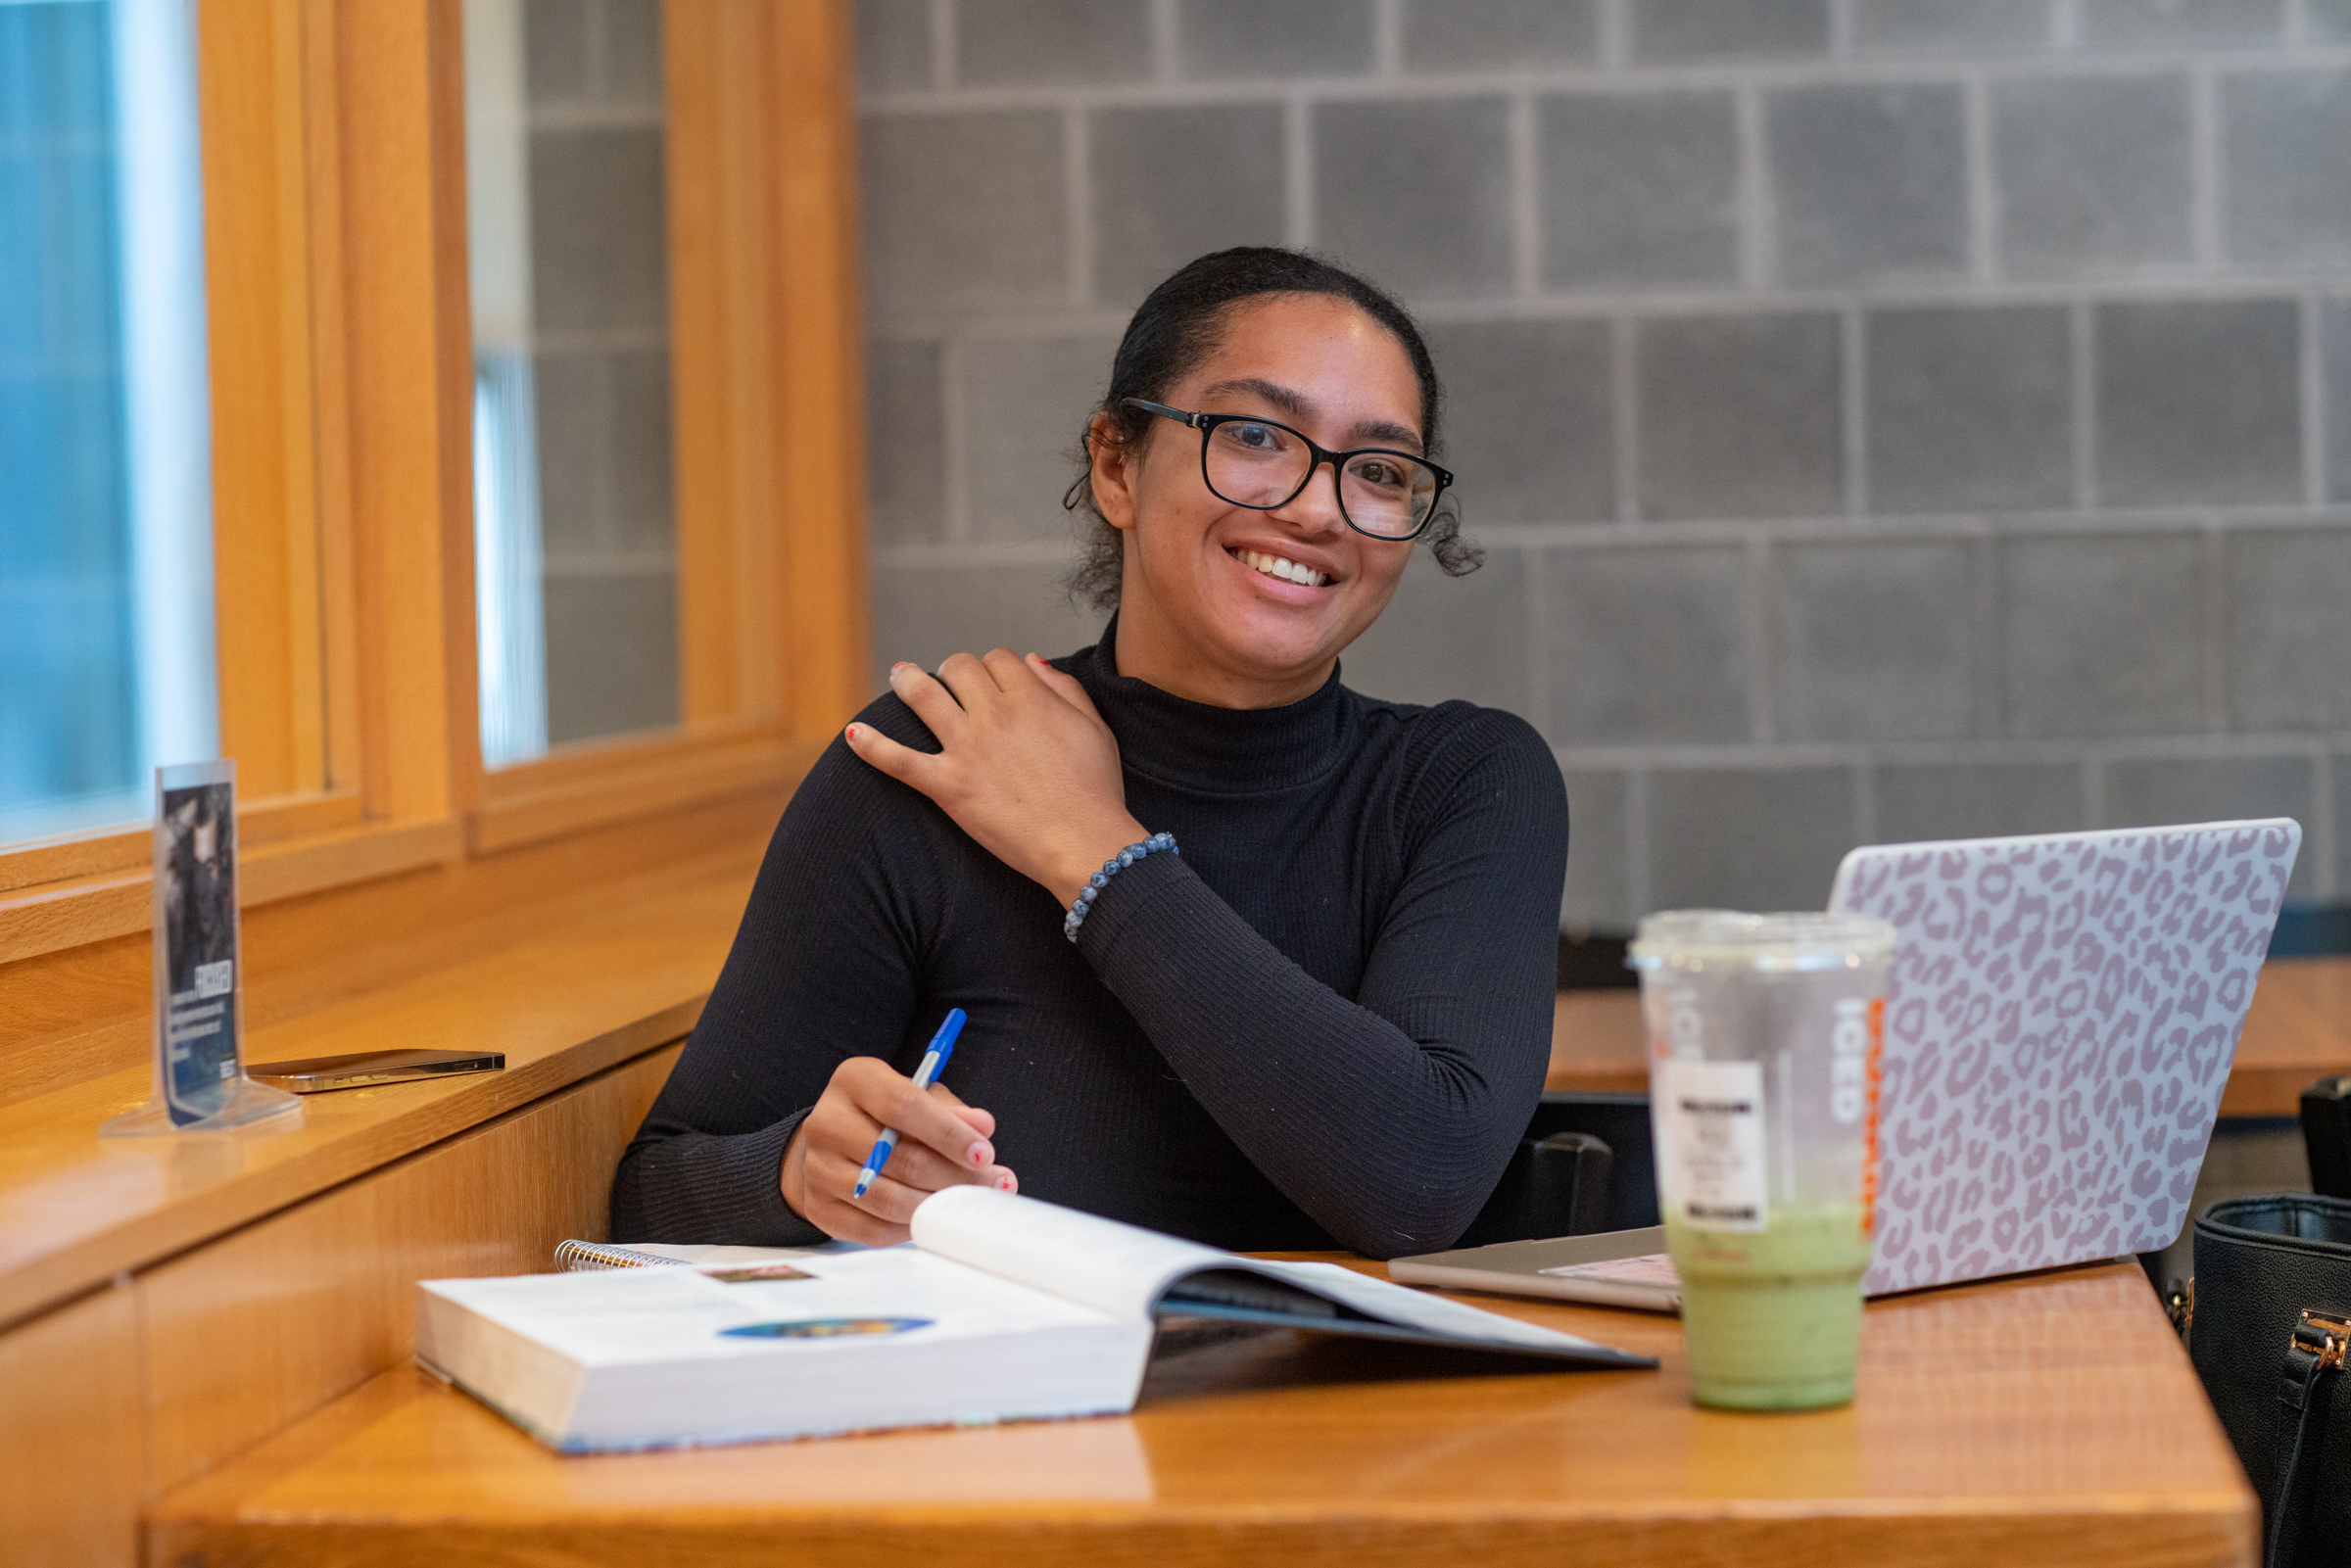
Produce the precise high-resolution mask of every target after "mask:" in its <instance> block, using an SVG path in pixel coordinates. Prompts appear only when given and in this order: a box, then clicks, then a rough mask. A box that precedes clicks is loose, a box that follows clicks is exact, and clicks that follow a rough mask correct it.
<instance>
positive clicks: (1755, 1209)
mask: <svg viewBox="0 0 2351 1568" xmlns="http://www.w3.org/2000/svg"><path fill="white" fill-rule="evenodd" d="M1656 1068H1657V1074H1658V1080H1659V1085H1660V1087H1662V1089H1663V1090H1664V1096H1665V1099H1664V1105H1663V1107H1662V1109H1663V1111H1664V1115H1663V1116H1662V1117H1660V1118H1659V1120H1660V1121H1661V1122H1662V1130H1663V1132H1664V1134H1665V1148H1664V1150H1663V1154H1664V1156H1665V1158H1664V1162H1663V1164H1664V1166H1665V1178H1666V1179H1665V1188H1666V1194H1665V1197H1666V1202H1667V1203H1668V1204H1669V1205H1670V1206H1671V1207H1672V1209H1673V1212H1674V1215H1675V1217H1677V1218H1679V1219H1680V1220H1681V1221H1682V1223H1684V1224H1686V1225H1693V1226H1697V1227H1699V1228H1701V1229H1704V1230H1741V1231H1759V1230H1762V1229H1763V1228H1764V1227H1765V1225H1766V1224H1767V1223H1768V1222H1769V1220H1770V1200H1769V1195H1768V1190H1767V1189H1768V1180H1767V1178H1768V1176H1769V1171H1768V1169H1767V1167H1766V1165H1765V1163H1764V1156H1763V1064H1761V1063H1760V1062H1684V1061H1665V1062H1659V1063H1658V1064H1656Z"/></svg>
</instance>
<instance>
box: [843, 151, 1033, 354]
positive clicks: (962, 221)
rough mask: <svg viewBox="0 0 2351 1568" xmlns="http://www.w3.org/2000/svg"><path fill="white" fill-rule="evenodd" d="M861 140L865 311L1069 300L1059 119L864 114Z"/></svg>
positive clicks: (1018, 306)
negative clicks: (876, 115) (865, 115)
mask: <svg viewBox="0 0 2351 1568" xmlns="http://www.w3.org/2000/svg"><path fill="white" fill-rule="evenodd" d="M859 141H860V145H859V169H860V173H861V176H862V187H863V193H864V194H863V208H862V211H863V214H864V228H865V236H864V239H865V243H864V258H865V299H866V307H867V309H870V310H872V311H874V312H875V313H876V314H880V315H890V314H904V313H908V312H914V311H921V312H939V311H948V310H970V309H989V308H996V309H1037V308H1039V307H1045V306H1055V305H1059V304H1061V303H1062V302H1063V301H1064V300H1065V299H1066V298H1067V297H1068V293H1069V283H1068V268H1069V247H1068V242H1067V238H1066V236H1065V234H1064V231H1063V222H1064V204H1063V200H1062V178H1061V162H1062V161H1061V117H1060V115H1059V114H1057V113H1054V112H1052V111H1050V110H1027V109H1023V110H1003V111H986V112H980V113H972V114H953V115H892V116H879V117H875V116H869V117H868V118H867V119H865V120H864V122H863V124H862V125H861V126H860V134H859Z"/></svg>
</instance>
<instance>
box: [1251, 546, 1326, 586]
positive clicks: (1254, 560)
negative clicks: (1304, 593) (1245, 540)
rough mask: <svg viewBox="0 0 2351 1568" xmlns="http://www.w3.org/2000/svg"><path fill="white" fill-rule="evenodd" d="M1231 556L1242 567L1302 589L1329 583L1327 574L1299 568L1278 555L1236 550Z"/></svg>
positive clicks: (1302, 567)
mask: <svg viewBox="0 0 2351 1568" xmlns="http://www.w3.org/2000/svg"><path fill="white" fill-rule="evenodd" d="M1232 556H1233V559H1235V560H1237V561H1239V562H1240V563H1241V564H1242V565H1244V566H1250V567H1254V568H1256V569H1257V570H1258V571H1261V572H1263V573H1265V574H1266V575H1267V576H1268V577H1278V578H1280V579H1281V580H1282V581H1283V582H1285V583H1296V584H1298V585H1300V586H1301V587H1304V588H1320V587H1321V586H1322V585H1323V584H1325V583H1327V582H1329V581H1330V574H1329V573H1327V572H1318V571H1316V570H1315V569H1314V568H1313V567H1311V566H1301V565H1299V564H1298V563H1297V562H1296V561H1293V560H1288V559H1285V558H1284V557H1282V556H1279V555H1268V554H1267V553H1266V552H1265V551H1263V550H1255V549H1236V550H1234V551H1233V552H1232Z"/></svg>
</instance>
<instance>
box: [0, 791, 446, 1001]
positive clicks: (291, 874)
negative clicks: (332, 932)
mask: <svg viewBox="0 0 2351 1568" xmlns="http://www.w3.org/2000/svg"><path fill="white" fill-rule="evenodd" d="M318 802H323V803H324V808H325V809H321V807H320V806H319V805H318V804H317V803H318ZM346 823H348V824H349V826H345V825H344V824H346ZM237 827H238V830H239V832H241V833H243V834H244V842H243V844H242V846H241V852H240V854H239V857H238V861H239V866H238V871H239V879H240V883H241V885H240V888H239V902H240V904H241V905H242V906H243V907H245V908H247V909H250V908H252V907H254V906H255V905H257V904H266V903H270V902H272V901H274V900H277V899H281V898H299V897H301V896H302V895H303V894H305V893H314V892H317V891H319V890H320V889H322V888H327V887H337V886H341V885H343V884H345V883H347V882H358V881H365V880H367V879H370V878H376V877H390V876H393V875H395V874H397V873H400V872H404V871H412V870H414V869H415V868H416V867H418V866H429V865H432V864H433V863H435V862H437V861H444V860H450V859H453V858H455V857H456V855H457V854H459V853H460V852H461V851H462V849H463V847H464V845H463V840H462V836H461V834H460V832H459V831H458V827H457V824H456V821H454V820H443V821H438V822H418V823H360V821H359V801H358V799H357V797H356V796H351V795H340V796H319V797H312V799H311V800H303V801H298V802H296V803H295V805H294V807H293V809H292V810H290V811H288V812H286V813H285V814H284V815H282V816H281V815H280V813H279V812H278V811H277V810H276V809H274V808H273V807H271V806H268V805H264V806H261V807H257V808H255V809H253V810H252V811H249V812H247V811H241V812H239V813H238V815H237ZM306 830H307V831H306ZM153 842H154V840H153V836H152V834H151V833H150V832H149V831H148V830H147V829H146V828H144V827H141V828H138V829H134V830H131V831H129V832H119V833H108V834H104V835H101V836H97V837H93V838H87V839H75V840H70V841H69V842H67V843H65V844H60V845H56V846H46V847H43V848H41V849H37V850H28V851H24V854H25V855H26V856H28V857H29V856H36V855H37V856H42V857H47V858H46V859H45V860H44V861H43V862H41V863H39V866H38V868H37V869H41V870H51V869H56V868H60V867H65V868H72V869H69V870H67V872H66V874H65V875H64V876H62V877H58V878H55V879H46V880H41V881H36V882H32V883H30V884H28V885H19V886H16V887H13V888H11V889H10V890H8V891H6V892H0V964H10V963H14V962H15V961H17V960H18V959H21V958H37V957H39V956H40V955H41V954H43V953H55V952H58V951H60V950H62V949H64V948H69V947H78V946H80V945H81V944H83V943H85V942H102V941H105V940H106V939H108V938H109V937H114V936H128V935H131V934H133V933H135V932H138V931H143V930H147V929H149V928H151V927H152V926H153V924H154V920H155V878H154V872H153V870H152V864H151V857H152V855H153V847H152V846H153ZM14 858H15V857H10V859H11V861H13V860H14ZM107 861H112V862H114V864H113V865H111V866H101V867H100V868H99V869H89V867H88V864H87V863H89V862H107ZM0 864H7V862H0ZM26 869H27V870H31V869H35V868H34V866H33V863H31V862H29V861H28V862H27V867H26Z"/></svg>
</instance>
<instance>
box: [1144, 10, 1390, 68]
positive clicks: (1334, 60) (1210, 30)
mask: <svg viewBox="0 0 2351 1568" xmlns="http://www.w3.org/2000/svg"><path fill="white" fill-rule="evenodd" d="M1176 39H1177V45H1176V49H1177V54H1178V57H1179V59H1180V61H1181V69H1182V71H1183V73H1184V74H1185V75H1186V76H1192V77H1201V76H1234V77H1250V76H1255V77H1264V76H1353V75H1361V74H1362V73H1363V72H1365V71H1369V70H1370V69H1371V0H1177V6H1176Z"/></svg>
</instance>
